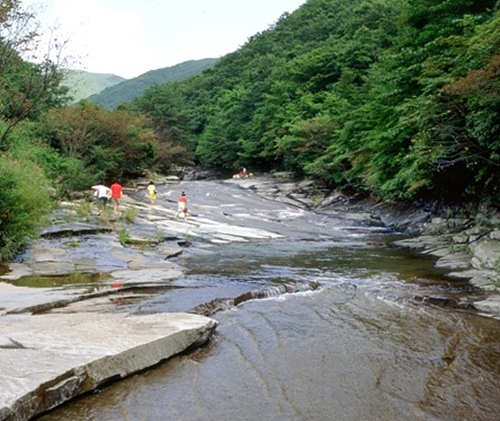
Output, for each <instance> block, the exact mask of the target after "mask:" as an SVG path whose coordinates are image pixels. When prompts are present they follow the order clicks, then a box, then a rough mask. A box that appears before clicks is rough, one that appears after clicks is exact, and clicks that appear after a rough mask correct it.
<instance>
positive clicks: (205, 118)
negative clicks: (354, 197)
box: [135, 0, 500, 198]
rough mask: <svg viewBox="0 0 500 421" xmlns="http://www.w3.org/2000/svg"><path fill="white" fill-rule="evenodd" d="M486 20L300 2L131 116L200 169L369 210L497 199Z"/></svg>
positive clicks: (425, 10) (418, 2)
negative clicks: (362, 202) (321, 192)
mask: <svg viewBox="0 0 500 421" xmlns="http://www.w3.org/2000/svg"><path fill="white" fill-rule="evenodd" d="M498 19H499V15H498V8H497V1H496V0H485V1H482V2H477V1H471V0H453V1H451V0H356V1H353V0H309V1H308V2H307V3H306V4H304V5H303V6H302V7H301V8H299V9H298V10H297V11H295V12H294V13H292V14H284V15H283V16H281V17H280V19H278V21H277V22H276V23H275V24H274V25H273V26H271V27H270V28H269V29H267V30H265V31H263V32H261V33H258V34H256V35H254V36H252V37H251V38H249V40H248V41H247V43H246V44H245V45H243V46H242V47H241V48H240V49H239V50H237V51H236V52H234V53H231V54H228V55H226V56H224V57H222V58H221V59H220V60H219V62H217V63H216V65H215V66H214V67H213V68H212V69H210V70H206V71H204V72H203V73H202V74H200V75H198V76H195V77H193V78H190V79H188V80H185V81H178V82H175V83H171V84H166V85H165V84H161V85H155V86H154V87H152V88H150V89H149V90H148V91H147V92H146V93H145V95H144V96H143V97H142V98H140V99H138V100H137V101H136V103H135V106H136V107H137V108H138V109H139V110H141V111H143V112H145V113H147V114H149V115H150V116H151V117H152V118H153V120H154V121H156V124H160V123H161V124H166V125H167V126H168V125H169V124H170V123H169V122H168V121H166V120H170V121H171V124H172V126H174V127H176V128H177V129H178V130H180V137H181V138H183V139H184V140H183V142H184V144H185V145H186V147H188V149H190V150H192V151H194V154H195V158H196V160H197V162H198V163H199V164H200V165H202V166H206V167H218V168H224V169H227V170H236V169H237V168H238V167H241V166H245V167H250V168H253V169H254V170H270V169H285V170H291V171H294V172H295V173H296V174H297V175H302V176H304V175H305V176H311V177H315V178H317V179H320V180H322V181H324V182H325V183H327V184H328V185H330V186H331V187H336V188H354V189H356V190H365V191H369V192H371V193H374V194H377V195H379V196H381V197H393V198H413V197H417V196H443V195H447V196H448V197H457V195H461V193H462V192H464V191H466V190H467V191H468V192H469V193H471V192H472V193H474V194H476V195H481V194H497V191H498V187H499V186H498V182H497V181H496V176H495V174H496V172H497V171H498V165H499V163H500V162H499V160H498V145H497V143H498V140H497V139H498V130H499V126H498V121H499V115H498V111H499V108H498V106H499V103H498V98H497V95H496V92H497V91H496V89H495V88H496V84H497V79H498V78H497V76H498V69H497V65H498V57H499V53H500V51H499V42H500V37H499V36H498V35H499V34H498V27H499V26H498ZM160 110H163V111H160ZM167 116H168V117H167ZM179 122H182V124H179Z"/></svg>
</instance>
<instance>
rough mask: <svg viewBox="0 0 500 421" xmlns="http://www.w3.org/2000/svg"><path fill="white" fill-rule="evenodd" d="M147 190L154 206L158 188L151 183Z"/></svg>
mask: <svg viewBox="0 0 500 421" xmlns="http://www.w3.org/2000/svg"><path fill="white" fill-rule="evenodd" d="M147 189H148V195H149V200H151V204H152V205H154V204H155V201H156V186H155V184H154V183H153V182H152V181H150V182H149V184H148V187H147Z"/></svg>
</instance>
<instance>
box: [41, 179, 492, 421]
mask: <svg viewBox="0 0 500 421" xmlns="http://www.w3.org/2000/svg"><path fill="white" fill-rule="evenodd" d="M182 189H183V190H187V191H188V197H189V198H190V199H191V200H192V202H193V205H192V209H196V212H197V213H198V214H199V215H200V216H206V217H212V218H214V219H217V218H219V219H220V220H224V219H225V218H231V219H232V221H233V222H234V223H239V224H242V225H245V224H247V225H250V226H256V227H257V226H258V227H259V228H265V229H269V230H272V231H274V232H279V233H281V234H283V238H281V239H278V240H272V241H270V240H266V241H252V242H249V243H238V244H231V245H225V246H221V245H209V244H199V245H195V246H194V247H191V248H189V249H187V250H186V252H185V253H184V255H183V256H182V257H181V258H179V262H180V263H181V264H183V265H185V266H186V267H187V268H188V272H187V275H186V277H185V278H182V279H179V280H176V281H175V282H173V284H172V286H177V287H178V288H173V289H171V290H168V291H164V292H161V293H159V294H157V295H155V296H153V297H150V298H148V299H145V300H144V301H141V302H139V303H133V304H127V305H124V306H122V307H121V310H123V309H127V310H129V311H131V312H137V313H144V312H146V313H147V312H170V311H187V310H189V309H192V308H193V307H196V306H198V305H200V304H202V303H206V302H209V301H211V300H213V299H220V298H225V297H236V296H238V295H240V294H242V293H245V292H248V291H251V290H259V289H266V288H267V289H268V290H272V288H273V287H275V286H278V285H306V284H307V283H309V282H319V284H320V288H319V289H317V290H314V291H305V292H299V293H294V294H284V295H275V296H273V295H272V294H270V296H269V297H268V298H265V299H258V300H250V301H245V302H243V303H241V304H239V305H238V306H236V307H232V308H230V309H228V310H225V311H219V312H216V313H215V314H214V315H213V316H212V317H214V318H215V319H217V320H218V321H219V322H220V324H219V326H218V328H217V331H216V334H215V336H214V337H213V339H212V340H211V341H210V342H209V343H208V344H207V345H206V346H204V347H202V348H200V349H198V350H195V351H193V352H191V353H188V354H185V355H182V356H178V357H176V358H173V359H171V360H170V361H167V362H165V363H162V364H160V365H159V366H157V367H155V368H153V369H151V370H147V371H145V372H143V373H140V374H137V375H134V376H131V377H130V378H128V379H125V380H123V381H120V382H118V383H115V384H112V385H109V386H107V387H105V388H103V389H102V390H101V391H100V393H97V394H93V395H89V396H86V397H83V398H79V399H76V400H74V401H72V402H70V403H68V404H67V405H65V406H63V407H61V408H59V409H57V410H55V411H52V412H51V413H49V414H46V415H45V416H42V417H41V418H40V419H41V420H44V421H48V420H56V421H57V420H109V421H114V420H117V421H118V420H134V421H135V420H192V421H197V420H204V421H206V420H228V421H229V420H283V421H285V420H287V421H288V420H304V421H305V420H345V421H350V420H356V421H359V420H479V421H481V420H484V421H490V420H491V421H493V420H498V414H499V413H500V399H499V396H500V324H499V322H498V321H495V320H490V319H487V318H484V317H480V316H478V315H476V314H474V312H471V311H466V310H459V309H449V308H441V307H436V306H429V305H424V304H423V303H422V302H421V301H419V300H416V299H415V298H416V297H427V296H434V297H447V298H451V299H453V300H455V301H456V302H463V301H473V299H474V297H475V295H476V294H478V292H477V291H475V290H474V288H471V287H470V285H468V283H467V282H464V281H454V280H453V279H450V278H447V277H446V276H445V274H444V273H443V272H442V271H439V270H437V269H435V268H434V267H433V263H434V262H433V259H431V258H428V257H423V256H420V255H416V254H414V253H411V252H409V251H408V250H403V249H400V248H395V247H393V246H391V241H392V240H393V239H394V238H395V237H394V235H393V234H392V233H388V232H385V231H384V230H383V229H381V228H380V227H378V226H370V225H366V224H360V223H359V222H356V221H353V220H345V219H339V218H334V217H332V216H329V215H318V214H314V213H308V212H305V211H302V210H299V209H296V208H293V207H290V206H289V205H283V204H278V203H274V202H270V201H267V200H264V199H261V198H259V197H258V196H256V195H255V193H253V192H248V191H243V190H239V189H237V188H235V187H233V186H225V185H221V184H217V183H209V182H207V183H192V184H190V183H183V185H182ZM214 192H217V194H214ZM159 193H160V194H159V202H160V203H161V201H162V199H163V201H164V203H168V199H169V198H172V197H174V196H175V194H176V192H175V191H168V190H166V189H163V190H160V192H159ZM214 196H216V197H214ZM218 203H219V205H220V204H223V205H225V206H224V208H222V207H221V206H222V205H221V206H219V207H218V206H217V204H218ZM229 205H231V215H230V216H228V212H227V208H228V207H229ZM249 215H250V216H251V217H249ZM256 215H258V218H254V216H256Z"/></svg>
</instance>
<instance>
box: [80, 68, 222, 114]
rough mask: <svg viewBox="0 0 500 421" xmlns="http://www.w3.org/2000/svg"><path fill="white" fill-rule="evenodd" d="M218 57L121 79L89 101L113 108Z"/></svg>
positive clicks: (190, 72)
mask: <svg viewBox="0 0 500 421" xmlns="http://www.w3.org/2000/svg"><path fill="white" fill-rule="evenodd" d="M217 60H218V59H215V58H206V59H202V60H189V61H186V62H183V63H180V64H176V65H175V66H171V67H165V68H163V69H157V70H151V71H149V72H146V73H144V74H142V75H140V76H138V77H136V78H133V79H128V80H123V81H122V82H121V83H118V84H114V85H112V86H109V87H107V88H105V89H104V90H102V92H99V93H96V94H94V95H91V96H89V97H88V98H87V99H88V101H89V102H93V103H95V104H99V105H102V106H103V107H105V108H107V109H114V108H116V107H117V106H118V105H120V104H123V103H124V102H130V101H133V100H134V99H135V98H137V97H139V96H140V95H142V93H143V92H144V91H145V90H146V89H147V88H149V87H150V86H152V85H154V84H161V83H168V82H173V81H175V80H182V79H187V78H189V77H191V76H195V75H197V74H199V73H201V72H202V71H203V70H205V69H208V68H211V67H213V66H214V64H215V63H216V62H217Z"/></svg>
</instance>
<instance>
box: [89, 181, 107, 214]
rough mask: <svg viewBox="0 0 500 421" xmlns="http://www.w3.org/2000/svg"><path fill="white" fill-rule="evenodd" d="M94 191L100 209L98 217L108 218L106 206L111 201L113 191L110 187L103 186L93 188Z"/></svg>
mask: <svg viewBox="0 0 500 421" xmlns="http://www.w3.org/2000/svg"><path fill="white" fill-rule="evenodd" d="M91 189H92V190H95V192H94V196H96V197H97V203H98V207H99V213H98V215H101V214H102V215H103V216H106V204H107V203H108V200H110V199H111V189H110V188H109V187H106V186H103V185H102V184H98V185H95V186H92V187H91Z"/></svg>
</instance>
